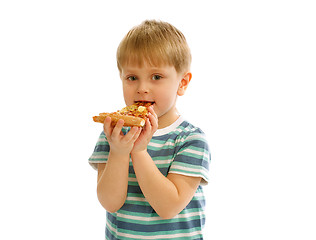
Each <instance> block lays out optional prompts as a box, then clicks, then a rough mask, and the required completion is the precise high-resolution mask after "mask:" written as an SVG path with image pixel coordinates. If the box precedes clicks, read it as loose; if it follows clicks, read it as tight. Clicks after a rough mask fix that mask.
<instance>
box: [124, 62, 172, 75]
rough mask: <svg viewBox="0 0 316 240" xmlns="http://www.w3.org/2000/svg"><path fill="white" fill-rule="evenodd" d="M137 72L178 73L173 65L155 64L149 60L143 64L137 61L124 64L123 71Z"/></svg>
mask: <svg viewBox="0 0 316 240" xmlns="http://www.w3.org/2000/svg"><path fill="white" fill-rule="evenodd" d="M137 72H149V73H176V72H177V71H176V69H175V67H174V66H172V65H166V64H165V65H153V64H150V63H148V62H144V63H143V64H142V65H139V64H137V63H129V64H124V65H123V66H122V73H137Z"/></svg>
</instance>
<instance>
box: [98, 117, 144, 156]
mask: <svg viewBox="0 0 316 240" xmlns="http://www.w3.org/2000/svg"><path fill="white" fill-rule="evenodd" d="M123 125H124V120H122V119H120V120H119V121H118V122H117V124H116V125H115V126H114V127H113V126H111V118H110V117H107V118H106V119H105V121H104V124H103V130H104V133H105V135H106V138H107V140H108V142H109V144H110V149H111V152H113V153H114V152H115V153H116V154H120V155H126V154H130V152H131V151H132V149H133V147H134V143H135V141H136V140H137V138H138V136H139V135H140V133H141V131H142V128H139V127H132V128H131V130H130V131H129V132H128V133H127V134H126V135H124V134H123V132H122V127H123Z"/></svg>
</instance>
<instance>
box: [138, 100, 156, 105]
mask: <svg viewBox="0 0 316 240" xmlns="http://www.w3.org/2000/svg"><path fill="white" fill-rule="evenodd" d="M138 102H140V103H151V104H154V103H155V101H147V100H138V101H135V103H138Z"/></svg>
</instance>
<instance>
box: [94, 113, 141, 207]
mask: <svg viewBox="0 0 316 240" xmlns="http://www.w3.org/2000/svg"><path fill="white" fill-rule="evenodd" d="M123 124H124V121H123V120H120V121H119V122H118V123H117V124H116V126H115V127H114V128H113V127H111V118H106V120H105V122H104V133H105V134H106V137H107V139H108V142H109V144H110V152H109V157H108V161H107V163H106V164H104V163H103V164H98V184H97V195H98V199H99V201H100V203H101V205H102V206H103V207H104V208H105V209H106V210H107V211H109V212H116V211H117V210H118V209H120V208H121V207H122V206H123V204H124V202H125V199H126V195H127V186H128V169H129V156H130V151H131V149H132V147H133V144H134V142H135V141H136V139H137V137H138V136H139V134H140V129H138V128H132V129H131V130H130V131H129V132H128V133H127V134H126V135H123V134H122V132H121V130H122V127H123Z"/></svg>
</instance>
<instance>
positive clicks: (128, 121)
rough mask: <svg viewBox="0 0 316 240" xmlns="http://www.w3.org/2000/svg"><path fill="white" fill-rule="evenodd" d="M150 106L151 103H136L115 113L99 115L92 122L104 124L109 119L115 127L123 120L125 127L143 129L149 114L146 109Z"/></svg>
mask: <svg viewBox="0 0 316 240" xmlns="http://www.w3.org/2000/svg"><path fill="white" fill-rule="evenodd" d="M152 104H153V103H152V102H136V103H134V104H132V105H130V106H127V107H125V108H122V109H121V110H119V111H117V112H112V113H100V114H99V116H94V117H93V121H95V122H99V123H104V121H105V118H106V117H111V120H112V121H111V124H112V126H115V125H116V123H117V122H118V120H120V119H123V120H124V126H125V127H134V126H135V127H144V125H145V123H146V119H147V117H148V114H149V112H148V107H149V106H151V105H152Z"/></svg>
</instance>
